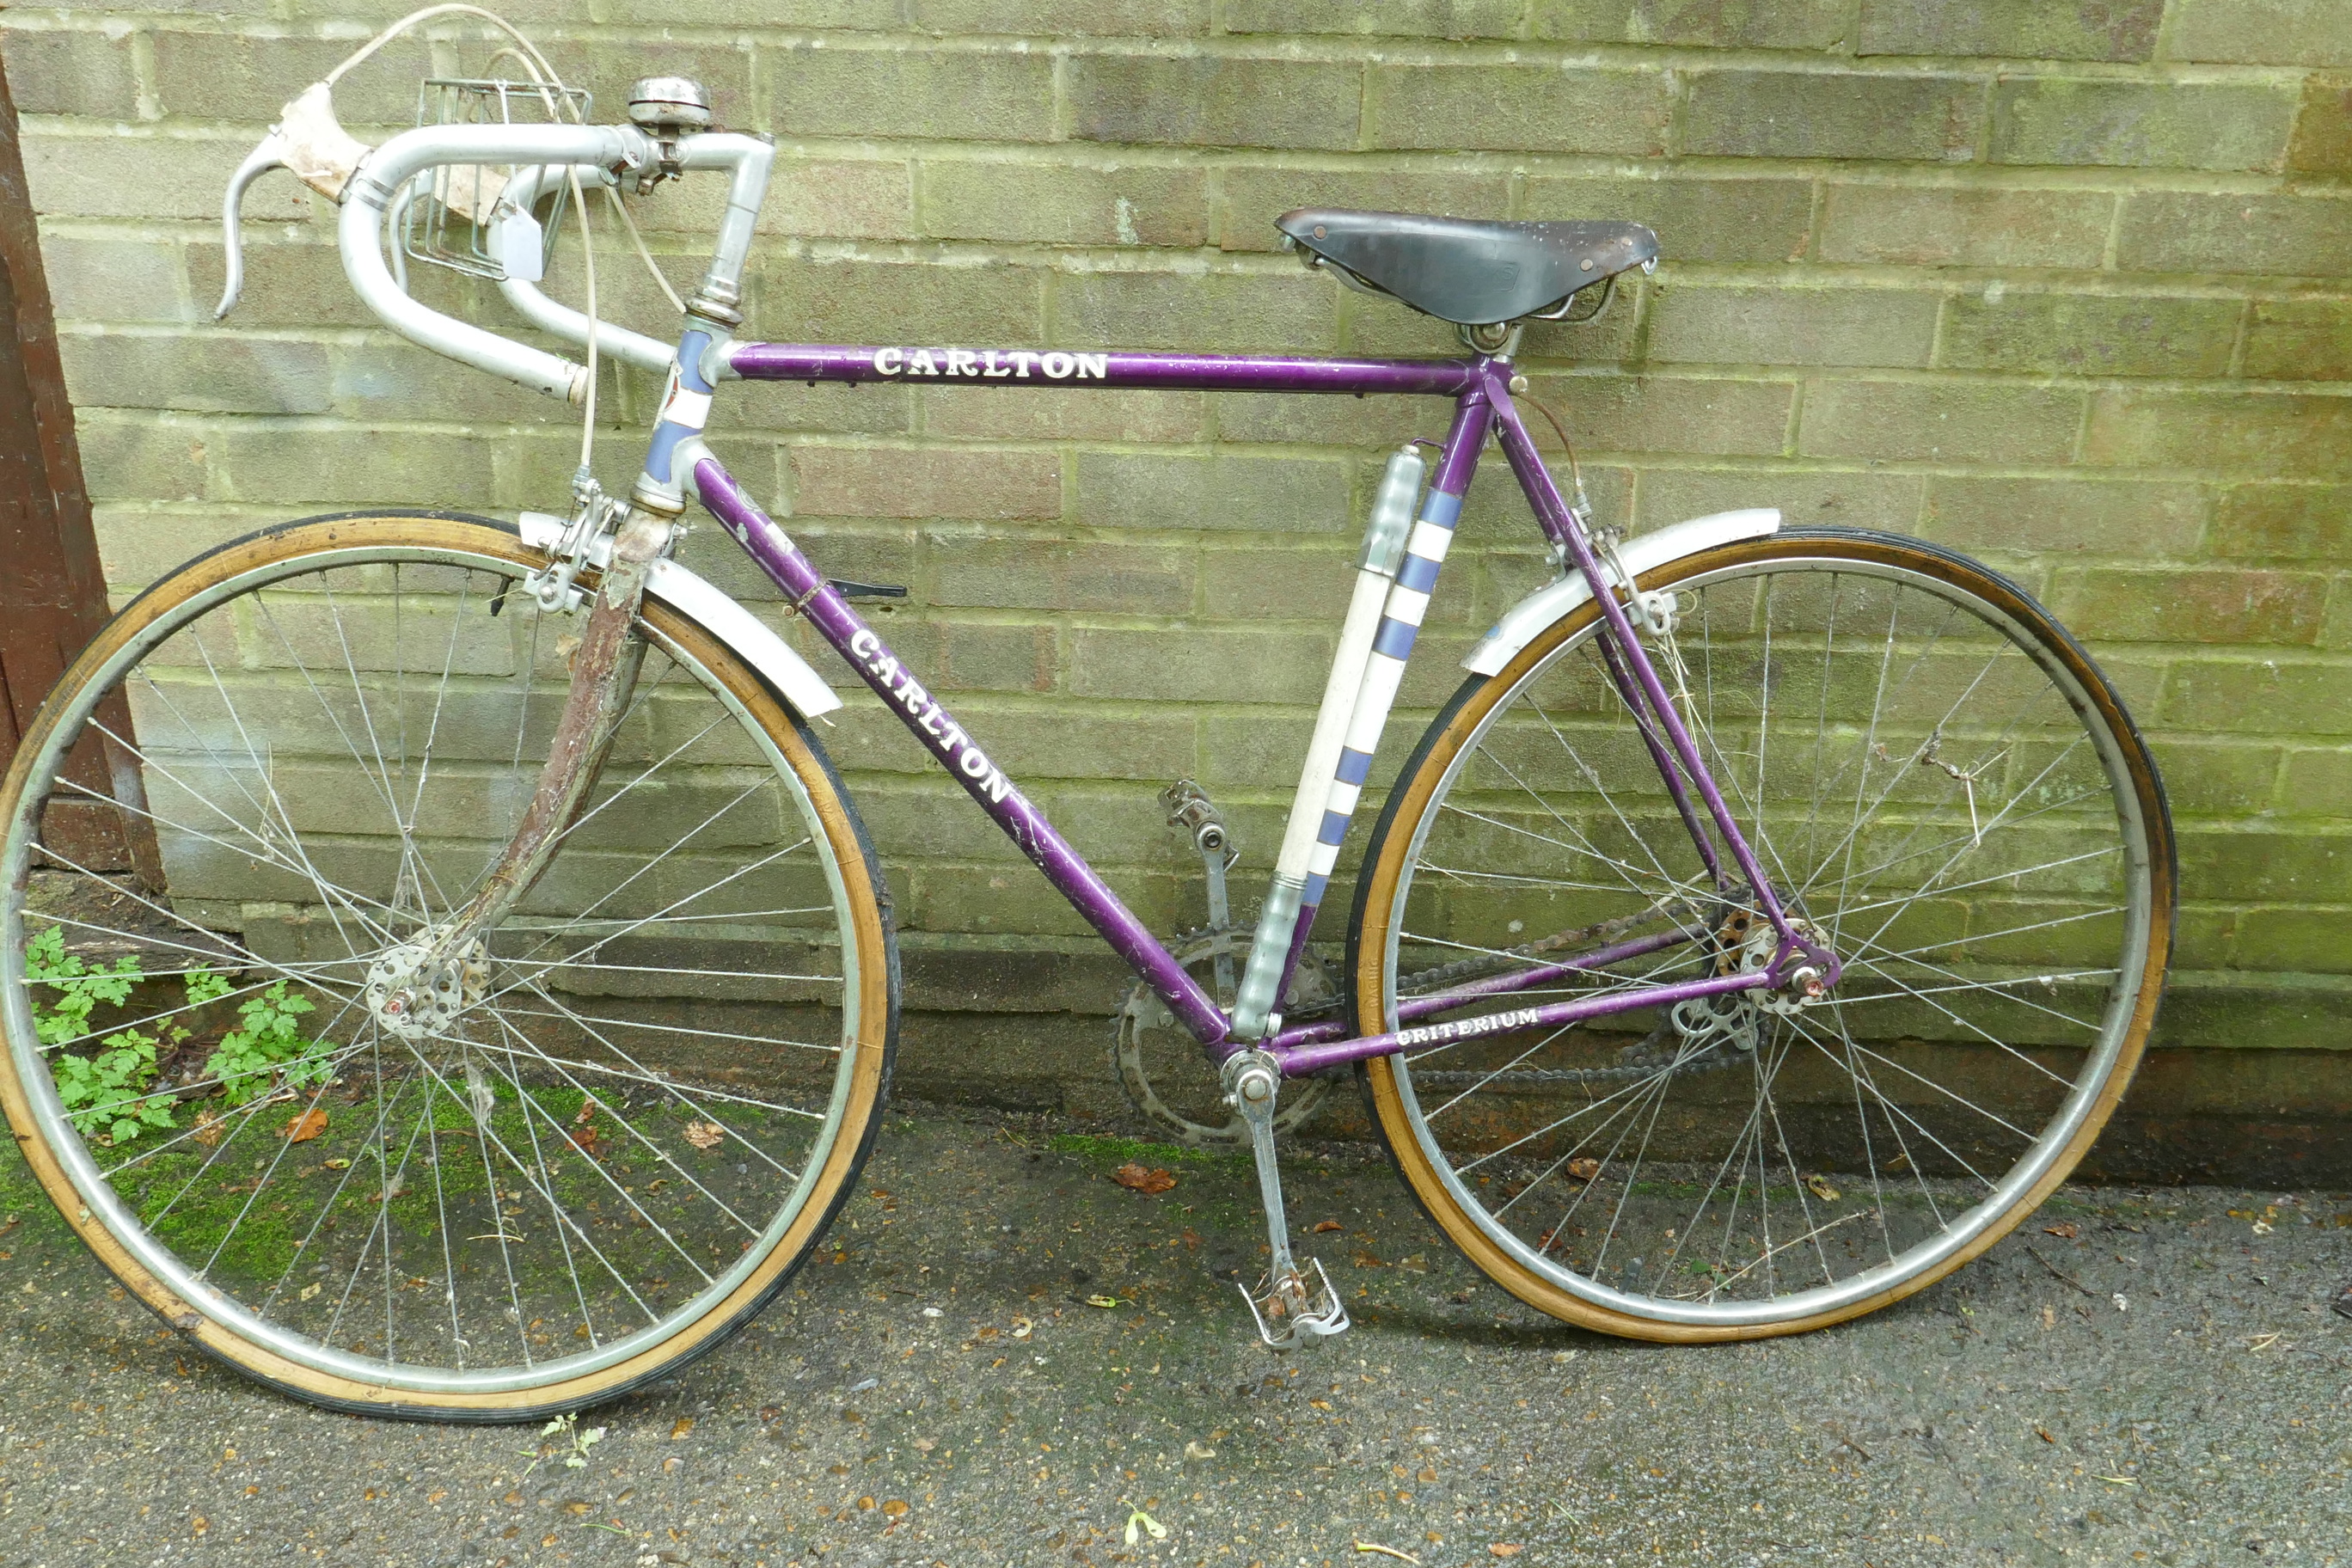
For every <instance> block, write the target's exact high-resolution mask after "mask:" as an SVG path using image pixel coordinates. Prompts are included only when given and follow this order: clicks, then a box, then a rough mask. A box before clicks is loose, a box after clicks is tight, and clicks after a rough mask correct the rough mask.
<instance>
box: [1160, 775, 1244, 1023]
mask: <svg viewBox="0 0 2352 1568" xmlns="http://www.w3.org/2000/svg"><path fill="white" fill-rule="evenodd" d="M1160 805H1162V806H1165V807H1166V808H1167V811H1168V826H1169V830H1170V831H1171V832H1173V833H1178V834H1181V835H1182V836H1183V837H1185V838H1186V839H1187V840H1189V841H1190V842H1191V844H1192V848H1193V850H1194V852H1195V853H1197V854H1198V855H1199V856H1200V857H1201V873H1202V876H1203V877H1204V878H1205V879H1207V882H1208V889H1209V929H1210V930H1211V931H1224V930H1226V929H1227V928H1228V927H1230V926H1231V925H1232V924H1233V905H1232V903H1231V901H1230V900H1229V899H1228V898H1227V896H1226V893H1225V873H1226V872H1228V871H1230V870H1232V869H1233V868H1234V866H1235V865H1236V864H1238V863H1239V862H1240V860H1241V858H1242V852H1241V850H1240V849H1239V848H1238V847H1235V845H1234V837H1233V833H1232V831H1231V830H1230V829H1228V828H1227V827H1226V826H1225V818H1224V814H1223V813H1222V812H1220V811H1219V810H1218V809H1217V803H1216V802H1215V801H1213V800H1211V799H1210V798H1209V795H1208V792H1207V791H1206V790H1204V789H1202V787H1201V786H1200V785H1199V784H1194V783H1193V782H1192V780H1191V779H1178V780H1177V781H1176V782H1175V783H1174V784H1170V785H1169V786H1168V787H1167V788H1166V789H1163V790H1161V791H1160ZM1216 974H1217V1005H1219V1006H1220V1007H1224V1008H1227V1009H1230V1008H1231V1007H1232V1006H1233V1005H1234V959H1233V954H1232V953H1230V952H1224V951H1223V950H1220V951H1219V952H1218V953H1217V956H1216Z"/></svg>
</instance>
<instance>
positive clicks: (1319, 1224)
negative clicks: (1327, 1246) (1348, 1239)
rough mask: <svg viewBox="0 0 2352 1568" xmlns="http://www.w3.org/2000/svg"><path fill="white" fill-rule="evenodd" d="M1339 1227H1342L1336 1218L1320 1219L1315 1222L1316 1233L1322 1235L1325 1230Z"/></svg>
mask: <svg viewBox="0 0 2352 1568" xmlns="http://www.w3.org/2000/svg"><path fill="white" fill-rule="evenodd" d="M1339 1228H1341V1227H1340V1225H1339V1221H1338V1220H1336V1219H1318V1220H1317V1221H1316V1222H1315V1234H1316V1235H1318V1236H1321V1235H1322V1234H1323V1233H1324V1232H1325V1231H1329V1230H1338V1229H1339Z"/></svg>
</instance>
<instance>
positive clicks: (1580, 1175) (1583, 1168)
mask: <svg viewBox="0 0 2352 1568" xmlns="http://www.w3.org/2000/svg"><path fill="white" fill-rule="evenodd" d="M1568 1173H1569V1174H1570V1175H1571V1176H1574V1177H1575V1178H1576V1179H1577V1180H1578V1181H1580V1182H1589V1181H1591V1180H1592V1178H1593V1177H1595V1176H1597V1175H1599V1174H1600V1173H1601V1162H1600V1161H1598V1160H1594V1159H1591V1158H1579V1159H1574V1160H1570V1162H1569V1163H1568ZM1514 1550H1517V1549H1516V1548H1514Z"/></svg>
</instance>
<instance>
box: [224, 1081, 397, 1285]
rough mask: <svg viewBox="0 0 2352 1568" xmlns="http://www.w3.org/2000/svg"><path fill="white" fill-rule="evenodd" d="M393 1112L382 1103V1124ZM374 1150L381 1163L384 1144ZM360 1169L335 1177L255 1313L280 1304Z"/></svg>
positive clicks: (352, 1165)
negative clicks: (298, 1266) (288, 1283)
mask: <svg viewBox="0 0 2352 1568" xmlns="http://www.w3.org/2000/svg"><path fill="white" fill-rule="evenodd" d="M376 1081H377V1082H378V1083H379V1084H381V1083H382V1082H383V1079H381V1078H379V1079H377V1080H376ZM407 1092H408V1090H407V1088H406V1087H405V1086H404V1087H403V1088H402V1089H401V1090H400V1093H399V1094H397V1095H394V1097H393V1104H398V1103H399V1101H400V1100H401V1099H402V1098H404V1096H405V1095H406V1094H407ZM390 1115H391V1107H390V1106H384V1107H382V1108H381V1109H380V1110H379V1112H378V1116H379V1125H380V1124H381V1121H382V1120H383V1119H384V1118H388V1117H389V1116H390ZM362 1147H365V1145H362ZM373 1152H374V1154H375V1156H376V1159H377V1161H378V1162H379V1163H381V1162H382V1160H383V1150H382V1149H381V1148H377V1149H375V1150H374V1151H373ZM359 1169H360V1162H359V1161H357V1160H354V1161H352V1162H351V1163H350V1164H349V1165H347V1166H346V1167H345V1168H344V1169H343V1170H342V1172H341V1173H340V1174H338V1175H337V1177H336V1178H335V1185H334V1188H333V1190H332V1191H331V1192H329V1193H328V1194H327V1196H326V1199H325V1201H324V1202H322V1203H321V1204H320V1205H319V1213H318V1215H317V1216H316V1217H315V1218H313V1219H312V1220H311V1221H310V1229H309V1230H308V1231H305V1232H304V1233H303V1235H302V1239H301V1240H299V1241H298V1242H296V1243H295V1244H294V1256H293V1257H292V1258H289V1259H288V1260H287V1263H286V1267H285V1268H281V1269H279V1270H278V1278H277V1279H276V1280H274V1281H273V1282H272V1283H271V1285H270V1287H269V1294H268V1295H267V1296H265V1297H263V1298H262V1300H261V1304H260V1305H259V1306H258V1307H256V1308H255V1309H254V1314H255V1316H257V1317H266V1316H268V1311H269V1309H270V1308H271V1307H272V1306H275V1305H276V1304H277V1301H278V1296H279V1294H280V1293H281V1292H283V1291H284V1290H285V1289H286V1281H287V1278H288V1276H289V1275H291V1274H292V1273H293V1272H294V1266H295V1265H296V1264H298V1263H299V1262H301V1261H302V1259H303V1258H304V1257H305V1256H306V1255H307V1254H308V1253H309V1251H310V1248H311V1247H315V1246H316V1245H318V1240H319V1237H320V1233H321V1232H322V1231H323V1230H324V1229H325V1228H326V1226H327V1222H328V1221H329V1220H330V1219H331V1218H333V1216H334V1213H335V1205H336V1204H337V1203H339V1202H341V1199H342V1195H343V1194H344V1192H345V1191H346V1190H347V1189H348V1188H349V1187H350V1185H351V1181H352V1177H353V1176H355V1175H357V1174H358V1173H359ZM362 1250H364V1249H362Z"/></svg>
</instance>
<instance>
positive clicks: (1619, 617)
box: [1494, 391, 1842, 986]
mask: <svg viewBox="0 0 2352 1568" xmlns="http://www.w3.org/2000/svg"><path fill="white" fill-rule="evenodd" d="M1494 402H1495V426H1496V434H1497V436H1498V437H1499V438H1500V440H1501V443H1502V447H1503V455H1504V457H1505V458H1507V460H1508V461H1509V463H1510V465H1511V470H1512V472H1514V473H1515V474H1517V476H1518V479H1519V488H1520V489H1522V490H1524V491H1526V492H1527V497H1528V504H1529V505H1531V506H1533V507H1534V508H1535V511H1536V517H1537V519H1538V521H1540V522H1541V523H1542V524H1543V528H1544V531H1545V532H1546V533H1548V534H1549V535H1551V537H1552V539H1553V540H1554V541H1555V542H1557V543H1558V544H1559V546H1560V548H1561V550H1562V551H1563V552H1565V554H1566V557H1567V559H1568V561H1569V562H1570V563H1572V564H1573V565H1574V566H1575V568H1576V570H1577V571H1578V572H1579V573H1580V574H1582V575H1583V577H1584V580H1585V582H1586V584H1588V585H1589V586H1590V587H1591V590H1592V597H1593V601H1594V603H1596V604H1598V605H1600V606H1601V636H1602V637H1606V638H1608V639H1609V641H1610V642H1611V643H1612V644H1614V645H1615V646H1614V652H1615V654H1616V655H1617V658H1614V659H1612V660H1610V661H1608V668H1609V672H1610V679H1611V681H1612V684H1614V685H1615V686H1616V687H1617V690H1618V695H1619V697H1620V698H1621V699H1622V700H1623V701H1624V703H1625V705H1626V708H1627V710H1629V711H1630V712H1631V713H1633V716H1634V718H1635V720H1636V721H1641V720H1642V713H1643V708H1644V707H1646V708H1647V709H1648V710H1650V712H1651V713H1652V714H1653V715H1654V718H1655V720H1656V722H1657V728H1658V729H1659V730H1660V731H1663V733H1664V740H1665V743H1666V745H1667V746H1668V747H1669V748H1670V749H1671V750H1672V752H1673V753H1674V761H1675V763H1679V764H1680V767H1679V769H1676V768H1674V767H1664V766H1663V765H1662V767H1661V771H1662V773H1664V782H1665V784H1666V787H1667V789H1668V790H1669V791H1671V792H1672V793H1673V795H1674V796H1675V804H1676V805H1677V806H1678V807H1680V808H1681V812H1682V817H1683V822H1684V824H1685V826H1686V827H1688V828H1689V829H1690V832H1691V837H1692V840H1693V842H1694V844H1695V845H1696V847H1697V848H1698V851H1699V855H1700V858H1701V859H1702V860H1703V861H1706V862H1707V863H1708V864H1709V865H1710V866H1713V865H1714V864H1715V858H1714V856H1713V854H1712V853H1711V851H1710V850H1709V847H1708V846H1707V845H1706V836H1705V834H1704V833H1703V832H1702V831H1701V828H1700V825H1699V823H1698V821H1697V819H1696V812H1694V810H1693V809H1692V806H1691V803H1690V800H1689V796H1688V795H1687V794H1686V793H1685V781H1687V784H1688V785H1689V787H1690V788H1691V789H1693V790H1696V793H1697V795H1698V797H1699V800H1700V801H1701V802H1703V803H1704V804H1705V806H1706V816H1707V817H1708V818H1710V819H1711V820H1712V823H1713V825H1714V827H1715V830H1716V832H1717V834H1718V835H1720V836H1721V837H1722V840H1723V845H1724V847H1725V848H1726V849H1727V850H1728V851H1729V852H1730V855H1731V858H1732V859H1733V861H1734V862H1735V863H1737V864H1738V868H1739V871H1740V875H1741V876H1743V877H1745V878H1746V879H1747V880H1748V889H1750V890H1751V893H1752V896H1753V897H1754V899H1755V900H1756V902H1757V906H1758V908H1759V910H1761V911H1762V913H1763V915H1764V918H1765V919H1766V920H1767V921H1769V922H1770V923H1771V926H1772V929H1773V930H1774V931H1776V932H1778V933H1779V935H1780V950H1779V951H1778V952H1776V953H1775V954H1774V955H1773V960H1772V963H1770V964H1769V966H1768V967H1767V969H1766V971H1765V972H1764V973H1765V975H1766V978H1767V979H1768V981H1769V983H1770V984H1772V985H1774V986H1778V985H1780V984H1781V983H1782V978H1783V973H1784V972H1785V971H1786V970H1787V969H1788V968H1789V967H1790V964H1791V963H1794V962H1796V961H1798V960H1799V959H1802V960H1803V961H1804V962H1806V963H1813V964H1818V965H1819V966H1820V968H1821V972H1822V975H1823V976H1825V977H1826V981H1827V983H1828V984H1836V981H1837V978H1838V975H1839V973H1841V968H1842V966H1841V965H1840V964H1839V963H1838V962H1837V959H1836V957H1835V956H1834V955H1833V954H1832V952H1830V951H1829V950H1828V949H1827V948H1824V947H1822V945H1821V944H1820V943H1818V942H1813V941H1812V940H1811V939H1810V938H1808V937H1806V936H1805V935H1804V933H1802V932H1801V931H1797V930H1796V929H1795V928H1794V926H1793V925H1791V923H1790V917H1789V914H1788V912H1787V910H1785V909H1784V908H1783V907H1782V905H1781V902H1780V895H1779V894H1778V893H1777V892H1776V891H1775V890H1774V889H1773V887H1772V883H1771V880H1770V879H1769V878H1768V877H1767V876H1766V875H1765V874H1764V868H1763V867H1762V866H1761V865H1760V864H1759V862H1758V860H1757V858H1756V851H1755V850H1754V848H1752V847H1750V846H1749V844H1748V839H1747V837H1746V836H1745V835H1743V834H1742V833H1741V832H1740V831H1739V824H1738V821H1737V820H1736V819H1735V818H1734V817H1733V816H1732V814H1731V807H1730V805H1729V804H1728V803H1727V801H1726V800H1725V799H1724V796H1723V790H1722V788H1721V786H1719V785H1718V784H1717V783H1716V782H1715V775H1714V773H1711V772H1710V771H1709V770H1708V768H1707V766H1706V760H1705V759H1704V758H1702V757H1701V756H1700V755H1699V751H1698V745H1697V742H1695V741H1693V740H1692V738H1691V734H1690V731H1689V730H1688V729H1687V728H1686V727H1685V725H1684V723H1683V721H1682V716H1681V715H1680V714H1679V713H1678V712H1676V711H1675V704H1674V699H1673V698H1672V697H1671V696H1670V695H1669V694H1668V693H1667V691H1666V688H1665V682H1664V680H1663V679H1661V678H1660V677H1659V675H1658V670H1657V667H1656V665H1654V663H1652V662H1651V659H1650V656H1649V651H1648V650H1647V649H1646V648H1644V647H1643V646H1642V640H1641V638H1640V637H1637V636H1635V635H1634V631H1633V621H1632V619H1631V618H1630V617H1629V616H1627V615H1626V613H1625V605H1624V604H1623V603H1622V602H1621V600H1620V599H1619V597H1618V594H1617V584H1615V583H1614V582H1613V581H1612V579H1611V577H1610V575H1609V574H1608V573H1607V572H1606V571H1604V570H1603V568H1602V567H1601V561H1600V557H1599V556H1598V555H1597V554H1596V553H1595V552H1594V550H1593V547H1592V542H1591V540H1590V539H1588V538H1587V537H1586V536H1585V532H1584V529H1583V527H1582V525H1581V524H1580V523H1579V522H1578V521H1577V519H1576V516H1575V514H1574V512H1573V511H1572V510H1570V507H1569V504H1568V502H1567V500H1566V499H1565V498H1563V497H1562V496H1561V495H1560V493H1559V486H1557V485H1556V484H1554V483H1553V482H1552V477H1551V471H1550V470H1549V468H1545V467H1544V464H1543V458H1542V457H1541V455H1540V454H1538V452H1537V450H1536V445H1535V441H1534V439H1533V438H1532V437H1529V436H1528V427H1527V426H1526V425H1525V424H1524V423H1522V422H1521V420H1520V418H1519V416H1518V410H1517V408H1515V407H1513V406H1512V405H1511V401H1510V396H1509V394H1508V393H1507V392H1503V391H1497V392H1496V394H1495V395H1494ZM1624 586H1625V589H1626V591H1627V592H1628V593H1631V592H1632V590H1633V584H1630V583H1628V584H1624ZM1628 673H1630V674H1631V676H1632V680H1631V682H1630V683H1629V682H1628V681H1627V680H1626V679H1625V676H1626V675H1627V674H1628ZM1648 728H1649V726H1648V724H1647V723H1646V722H1643V729H1644V731H1647V730H1648ZM1652 755H1653V756H1654V757H1655V756H1656V755H1657V752H1656V749H1655V747H1653V749H1652ZM1662 763H1663V759H1662ZM1717 875H1718V876H1719V875H1720V873H1719V872H1718V873H1717Z"/></svg>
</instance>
